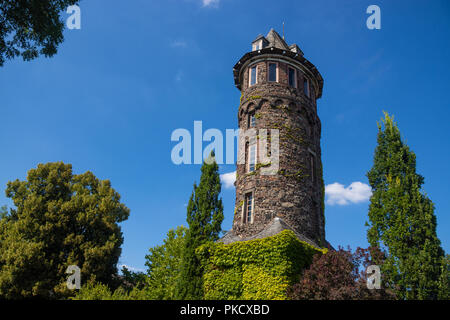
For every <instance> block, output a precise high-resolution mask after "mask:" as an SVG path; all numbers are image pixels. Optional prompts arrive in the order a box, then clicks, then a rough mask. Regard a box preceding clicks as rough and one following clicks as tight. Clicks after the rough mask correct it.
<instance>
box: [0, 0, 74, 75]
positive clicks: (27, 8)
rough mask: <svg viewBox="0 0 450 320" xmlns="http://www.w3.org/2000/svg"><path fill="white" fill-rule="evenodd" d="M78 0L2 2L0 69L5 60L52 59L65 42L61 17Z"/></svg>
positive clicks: (1, 0) (4, 0)
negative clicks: (19, 58) (40, 56)
mask: <svg viewBox="0 0 450 320" xmlns="http://www.w3.org/2000/svg"><path fill="white" fill-rule="evenodd" d="M78 2H79V0H28V1H10V0H0V67H1V66H3V64H4V62H5V60H6V59H13V58H14V57H17V56H22V58H23V60H25V61H28V60H32V59H34V58H37V57H38V55H39V54H42V55H44V56H46V57H51V56H53V55H54V54H55V53H56V51H57V48H58V45H59V44H61V43H62V42H63V40H64V36H63V30H64V24H65V19H64V18H65V17H61V16H60V14H61V13H62V12H63V11H65V10H66V9H67V7H68V6H70V5H74V4H77V3H78Z"/></svg>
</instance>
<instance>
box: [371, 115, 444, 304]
mask: <svg viewBox="0 0 450 320" xmlns="http://www.w3.org/2000/svg"><path fill="white" fill-rule="evenodd" d="M367 176H368V178H369V183H370V185H371V187H372V190H373V195H372V197H371V199H370V207H369V223H368V224H367V225H368V226H369V229H368V231H367V238H368V241H369V243H370V245H371V246H378V247H380V248H382V249H385V250H386V252H387V258H386V260H385V262H384V263H383V265H382V267H381V270H382V273H383V274H384V279H385V283H384V285H385V286H389V287H391V288H392V289H394V288H395V292H396V294H397V297H398V298H399V299H436V298H438V295H439V291H440V290H441V289H440V288H441V287H442V280H440V279H442V278H443V277H442V271H441V270H443V268H442V263H443V262H444V252H443V250H442V248H441V245H440V241H439V239H438V237H437V234H436V216H435V214H434V205H433V203H432V201H431V200H430V199H429V198H428V197H427V196H426V195H425V194H424V193H423V192H422V184H423V183H424V178H423V177H422V176H421V175H419V174H417V173H416V155H415V154H414V152H413V151H411V150H410V149H409V147H408V146H407V145H406V144H405V143H404V142H403V141H402V138H401V135H400V130H399V128H398V127H397V124H396V123H395V122H394V119H393V117H390V116H389V115H388V114H387V113H385V114H384V119H382V123H380V124H378V145H377V147H376V149H375V156H374V164H373V167H372V169H371V170H370V171H369V172H368V174H367ZM447 290H448V289H447Z"/></svg>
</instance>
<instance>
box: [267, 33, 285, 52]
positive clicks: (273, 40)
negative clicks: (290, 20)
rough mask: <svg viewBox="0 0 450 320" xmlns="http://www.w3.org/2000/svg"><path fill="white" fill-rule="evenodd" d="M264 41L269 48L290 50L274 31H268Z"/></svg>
mask: <svg viewBox="0 0 450 320" xmlns="http://www.w3.org/2000/svg"><path fill="white" fill-rule="evenodd" d="M266 39H267V41H268V42H269V47H275V48H278V49H283V50H290V49H289V46H288V44H287V43H286V41H284V39H283V38H282V37H281V36H280V35H279V34H278V32H276V31H275V30H274V29H270V31H269V33H268V34H267V36H266Z"/></svg>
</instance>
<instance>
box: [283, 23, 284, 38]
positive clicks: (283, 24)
mask: <svg viewBox="0 0 450 320" xmlns="http://www.w3.org/2000/svg"><path fill="white" fill-rule="evenodd" d="M283 40H284V21H283Z"/></svg>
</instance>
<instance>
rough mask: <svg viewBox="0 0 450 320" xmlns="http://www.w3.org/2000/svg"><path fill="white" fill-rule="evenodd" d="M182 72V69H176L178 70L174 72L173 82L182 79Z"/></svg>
mask: <svg viewBox="0 0 450 320" xmlns="http://www.w3.org/2000/svg"><path fill="white" fill-rule="evenodd" d="M183 76H184V73H183V71H182V70H178V72H177V73H176V74H175V82H180V81H181V80H183Z"/></svg>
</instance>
